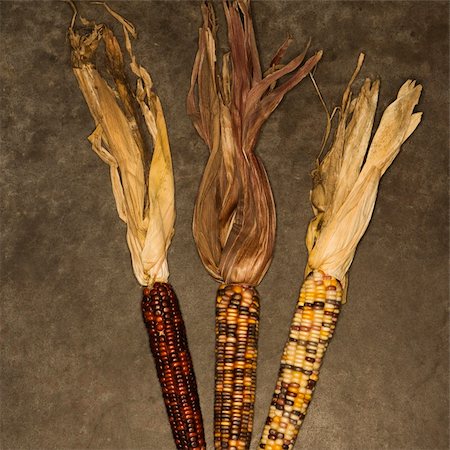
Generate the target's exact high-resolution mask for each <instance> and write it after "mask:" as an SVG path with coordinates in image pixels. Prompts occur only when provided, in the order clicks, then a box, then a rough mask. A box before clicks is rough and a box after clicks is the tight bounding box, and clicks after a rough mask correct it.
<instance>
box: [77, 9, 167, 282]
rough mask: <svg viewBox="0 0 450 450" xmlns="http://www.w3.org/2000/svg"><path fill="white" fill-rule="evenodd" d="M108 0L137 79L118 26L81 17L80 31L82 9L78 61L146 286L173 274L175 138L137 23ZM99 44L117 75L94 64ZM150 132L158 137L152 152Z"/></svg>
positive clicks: (98, 145)
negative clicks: (140, 47) (146, 64)
mask: <svg viewBox="0 0 450 450" xmlns="http://www.w3.org/2000/svg"><path fill="white" fill-rule="evenodd" d="M105 7H106V8H107V10H108V11H109V12H110V13H111V14H112V15H113V17H115V19H117V20H118V21H119V22H120V23H121V25H122V28H123V33H124V39H125V47H126V56H128V57H129V59H130V62H129V64H128V66H129V68H130V69H131V72H132V74H133V75H134V77H135V78H136V80H135V83H136V87H135V88H134V89H132V88H131V82H130V79H129V76H128V73H127V70H126V69H127V68H126V66H125V64H124V55H123V52H122V50H121V46H120V44H119V42H118V40H117V39H116V37H115V36H114V33H113V32H112V31H111V30H110V29H109V28H108V27H107V26H105V25H103V24H95V23H92V22H88V21H87V20H85V19H83V18H81V21H82V23H83V24H84V25H85V26H87V27H89V30H90V32H89V34H87V35H82V34H80V33H78V32H77V31H75V30H74V22H75V18H76V13H75V15H74V18H73V20H72V24H71V26H70V28H69V39H70V43H71V46H72V66H73V72H74V74H75V76H76V78H77V81H78V84H79V87H80V89H81V92H82V93H83V95H84V98H85V100H86V103H87V104H88V106H89V110H90V112H91V115H92V117H93V119H94V122H95V126H96V128H95V130H94V132H93V133H92V134H91V135H90V136H89V141H90V142H91V144H92V149H93V150H94V151H95V152H96V153H97V154H98V156H99V157H100V158H101V159H102V160H103V161H104V162H105V163H107V164H108V165H109V166H110V175H111V183H112V189H113V193H114V198H115V201H116V206H117V211H118V214H119V217H120V218H121V219H122V220H123V221H124V222H125V223H126V224H127V243H128V247H129V249H130V253H131V259H132V265H133V270H134V274H135V276H136V278H137V279H138V281H139V283H140V284H141V285H144V286H147V285H151V284H153V282H154V281H162V282H166V281H167V279H168V276H169V271H168V266H167V250H168V248H169V245H170V242H171V239H172V236H173V232H174V221H175V203H174V181H173V171H172V160H171V155H170V147H169V140H168V135H167V128H166V124H165V119H164V114H163V110H162V107H161V102H160V100H159V98H158V96H157V95H156V94H155V92H154V91H153V83H152V80H151V78H150V75H149V73H148V72H147V71H146V69H144V68H143V67H142V66H140V65H139V64H138V62H137V61H136V58H135V56H134V54H133V51H132V46H131V40H130V35H131V36H132V37H134V38H135V37H136V31H135V29H134V27H133V25H132V24H131V23H130V22H128V21H126V20H125V19H124V18H122V17H121V16H120V15H119V14H117V13H116V12H114V11H113V10H111V9H110V8H109V7H108V6H107V5H105ZM102 43H103V44H104V46H101V45H100V44H102ZM101 51H104V52H105V57H106V58H105V60H106V65H107V69H108V72H109V74H110V75H111V76H112V78H113V82H108V81H107V79H110V77H106V76H105V75H104V74H103V71H102V70H100V69H99V68H98V67H97V65H96V61H95V57H96V54H97V53H99V52H101ZM148 136H151V140H152V142H153V155H152V156H151V158H150V154H151V149H150V148H148V144H146V142H147V140H146V139H147V138H148ZM150 159H151V162H150ZM148 166H149V167H148Z"/></svg>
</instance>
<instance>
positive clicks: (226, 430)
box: [214, 284, 259, 449]
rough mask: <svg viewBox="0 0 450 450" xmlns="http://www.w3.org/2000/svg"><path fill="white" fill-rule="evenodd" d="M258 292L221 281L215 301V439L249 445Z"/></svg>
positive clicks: (227, 445)
mask: <svg viewBox="0 0 450 450" xmlns="http://www.w3.org/2000/svg"><path fill="white" fill-rule="evenodd" d="M258 331H259V296H258V293H257V291H256V289H254V288H253V287H251V286H245V285H239V284H222V285H221V286H220V287H219V290H218V291H217V303H216V378H215V381H216V388H215V389H216V390H215V398H214V423H216V424H220V427H219V426H217V427H215V430H214V443H215V445H216V447H218V448H236V449H243V448H248V447H249V445H250V440H251V436H252V428H253V427H252V424H253V413H254V403H255V395H256V362H257V357H258Z"/></svg>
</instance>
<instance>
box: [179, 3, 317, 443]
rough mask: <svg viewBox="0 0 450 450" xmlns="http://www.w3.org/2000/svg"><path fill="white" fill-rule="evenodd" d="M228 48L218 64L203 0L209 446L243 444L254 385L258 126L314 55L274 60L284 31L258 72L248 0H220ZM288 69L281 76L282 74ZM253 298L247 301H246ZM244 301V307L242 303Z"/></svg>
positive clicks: (191, 103)
mask: <svg viewBox="0 0 450 450" xmlns="http://www.w3.org/2000/svg"><path fill="white" fill-rule="evenodd" d="M223 7H224V12H225V18H226V22H227V29H228V41H229V46H230V52H229V53H226V54H225V55H224V56H223V59H222V70H221V73H219V70H218V68H217V65H216V31H217V23H216V17H215V15H214V11H213V8H212V6H211V4H209V3H204V4H203V5H202V13H203V26H202V28H201V29H200V33H199V50H198V52H197V55H196V59H195V63H194V68H193V71H192V79H191V89H190V91H189V95H188V102H187V107H188V113H189V115H190V116H191V118H192V122H193V124H194V126H195V128H196V130H197V131H198V133H199V135H200V136H201V138H202V139H203V140H204V141H205V143H206V144H207V146H208V147H209V150H210V156H209V160H208V163H207V166H206V168H205V171H204V173H203V177H202V181H201V185H200V189H199V192H198V195H197V200H196V204H195V210H194V220H193V234H194V239H195V241H196V244H197V248H198V252H199V255H200V258H201V260H202V262H203V264H204V266H205V268H206V269H207V270H208V272H209V273H210V274H211V276H213V277H214V279H216V280H217V281H219V282H220V283H224V285H223V286H221V287H220V288H219V294H218V303H217V309H216V371H215V374H216V387H215V405H214V412H215V415H214V444H215V447H216V448H230V449H246V448H249V445H250V440H251V433H252V428H253V409H254V396H255V389H256V357H257V339H258V320H259V318H258V317H259V300H258V296H257V294H256V290H255V286H257V285H258V284H259V283H260V282H261V281H262V279H263V277H264V275H265V273H266V272H267V270H268V268H269V265H270V263H271V261H272V255H273V246H274V242H275V227H276V224H275V222H276V217H275V204H274V200H273V195H272V191H271V188H270V183H269V179H268V177H267V174H266V171H265V168H264V166H263V163H262V161H261V160H260V159H259V158H258V156H257V155H256V154H255V151H254V149H255V146H256V142H257V139H258V135H259V131H260V129H261V127H262V125H263V124H264V122H265V121H266V120H267V118H268V117H269V116H270V114H271V113H272V112H273V111H274V109H275V108H276V107H277V105H278V104H279V103H280V101H281V100H282V98H283V96H284V95H285V94H286V92H288V91H289V90H290V89H292V88H293V87H294V86H295V85H297V84H298V83H299V82H300V81H301V80H302V79H303V78H304V77H306V76H307V75H308V73H309V72H310V70H312V69H313V68H314V66H315V65H316V64H317V62H318V61H319V60H320V58H321V55H322V53H321V52H318V53H316V54H315V55H313V56H312V57H311V58H309V59H307V60H306V61H305V62H304V64H303V65H302V63H303V60H304V59H305V56H306V52H307V49H308V47H307V48H306V49H305V50H304V52H303V53H301V54H300V55H298V56H297V57H295V58H294V59H292V61H290V62H289V63H287V64H286V65H282V64H280V62H281V58H282V57H283V55H284V54H285V52H286V49H287V47H288V45H289V44H290V42H291V40H292V39H290V38H288V39H287V40H286V41H285V42H284V43H283V44H282V45H281V46H280V48H279V49H278V51H277V52H276V54H275V56H274V58H273V60H272V62H271V64H270V67H269V69H268V70H267V71H265V72H264V73H263V71H262V70H261V66H260V62H259V54H258V49H257V47H256V38H255V34H254V30H253V24H252V17H251V13H250V1H249V0H232V1H224V2H223ZM283 76H289V78H288V79H287V80H285V81H283V82H282V83H278V81H279V80H280V78H281V77H283ZM247 296H248V300H249V301H250V299H253V300H252V303H251V304H249V305H247V304H246V303H245V302H246V301H247V300H246V298H247ZM247 308H250V310H247Z"/></svg>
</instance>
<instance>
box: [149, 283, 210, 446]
mask: <svg viewBox="0 0 450 450" xmlns="http://www.w3.org/2000/svg"><path fill="white" fill-rule="evenodd" d="M142 315H143V318H144V323H145V326H146V328H147V331H148V336H149V340H150V349H151V351H152V354H153V357H154V359H155V364H156V370H157V373H158V378H159V382H160V384H161V389H162V394H163V398H164V403H165V405H166V409H167V415H168V417H169V422H170V426H171V428H172V433H173V437H174V440H175V444H176V446H177V449H189V448H197V449H204V448H206V444H205V433H204V430H203V419H202V413H201V411H200V401H199V397H198V392H197V383H196V381H195V373H194V368H193V365H192V359H191V355H190V353H189V347H188V342H187V337H186V329H185V326H184V322H183V318H182V316H181V311H180V306H179V304H178V299H177V296H176V294H175V291H174V290H173V288H172V286H171V285H170V284H168V283H155V284H154V285H153V287H152V288H151V289H149V288H144V295H143V299H142Z"/></svg>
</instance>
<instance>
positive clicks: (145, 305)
mask: <svg viewBox="0 0 450 450" xmlns="http://www.w3.org/2000/svg"><path fill="white" fill-rule="evenodd" d="M103 5H104V6H105V8H106V9H107V10H108V11H109V12H110V13H111V15H112V16H113V17H114V18H115V19H116V20H118V21H119V22H120V23H121V25H122V27H123V32H124V35H125V36H124V38H125V47H126V52H122V47H121V45H120V43H119V41H118V40H117V39H116V37H115V36H114V33H113V32H112V31H111V30H110V29H109V28H108V27H107V26H105V25H103V24H95V23H93V22H90V21H87V20H86V19H81V20H82V23H83V24H84V25H85V29H84V30H83V31H86V27H90V28H91V30H90V33H89V34H85V33H77V32H76V31H74V23H75V19H76V16H77V12H76V8H75V6H74V5H73V3H72V6H73V8H74V16H73V19H72V23H71V26H70V28H69V38H70V43H71V45H72V65H73V71H74V74H75V76H76V78H77V81H78V84H79V86H80V89H81V91H82V93H83V95H84V98H85V100H86V103H87V104H88V106H89V110H90V112H91V115H92V117H93V119H94V121H95V125H96V128H95V131H94V132H93V133H92V134H91V136H89V140H90V142H91V144H92V149H93V150H94V151H95V152H96V153H97V154H98V156H99V157H100V158H101V159H102V160H103V161H104V162H105V163H107V164H108V165H109V166H110V174H111V183H112V188H113V193H114V198H115V200H116V206H117V211H118V214H119V217H120V218H121V219H122V220H123V221H124V222H125V223H126V224H127V243H128V247H129V249H130V253H131V262H132V266H133V271H134V274H135V276H136V278H137V280H138V282H139V283H140V284H141V285H142V286H144V295H143V300H142V312H143V319H144V323H145V325H146V327H147V330H148V335H149V340H150V348H151V351H152V353H153V356H154V359H155V363H156V368H157V372H158V378H159V381H160V384H161V389H162V393H163V399H164V402H165V405H166V409H167V414H168V419H169V423H170V426H171V428H172V433H173V437H174V440H175V445H176V447H177V448H178V449H190V448H198V449H200V448H202V449H203V448H206V445H205V436H204V431H203V424H202V415H201V412H200V402H199V397H198V393H197V385H196V381H195V374H194V369H193V366H192V359H191V356H190V352H189V348H188V342H187V338H186V330H185V327H184V323H183V319H182V316H181V311H180V308H179V305H178V300H177V297H176V295H175V292H174V291H173V289H172V287H171V285H170V284H168V279H169V268H168V263H167V251H168V249H169V246H170V243H171V239H172V236H173V233H174V222H175V193H174V180H173V169H172V157H171V153H170V146H169V139H168V134H167V127H166V123H165V119H164V113H163V109H162V106H161V102H160V100H159V98H158V96H157V95H156V93H155V92H154V90H153V82H152V79H151V77H150V74H149V73H148V72H147V71H146V69H145V68H144V67H142V66H140V65H139V64H138V61H137V59H136V57H135V56H134V54H133V51H132V45H131V37H134V38H135V37H136V30H135V29H134V26H133V25H132V24H131V23H130V22H128V21H127V20H125V19H124V18H123V17H121V16H120V15H119V14H118V13H116V12H115V11H113V10H112V9H111V8H110V7H109V6H108V5H106V4H103ZM102 43H104V45H100V44H102ZM101 51H104V52H105V54H104V55H103V56H104V58H103V62H104V64H105V65H106V69H107V71H108V73H109V74H108V75H105V72H104V70H102V68H101V67H102V66H101V67H100V68H99V67H97V66H96V58H95V57H96V53H98V52H101ZM126 57H128V62H129V64H128V67H126V64H125V62H126ZM130 76H131V77H132V78H130ZM132 86H135V90H133V88H132ZM150 140H151V141H152V143H153V154H151V151H150V148H149V145H148V144H149V143H150ZM153 448H155V447H153Z"/></svg>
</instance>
